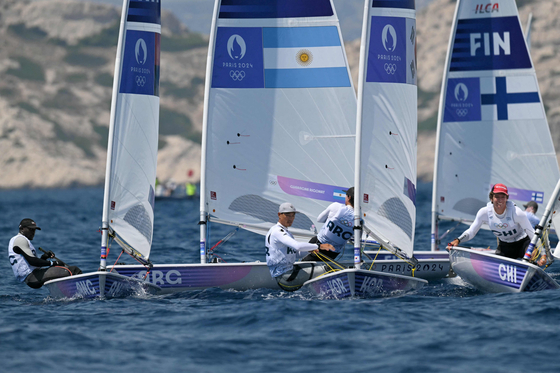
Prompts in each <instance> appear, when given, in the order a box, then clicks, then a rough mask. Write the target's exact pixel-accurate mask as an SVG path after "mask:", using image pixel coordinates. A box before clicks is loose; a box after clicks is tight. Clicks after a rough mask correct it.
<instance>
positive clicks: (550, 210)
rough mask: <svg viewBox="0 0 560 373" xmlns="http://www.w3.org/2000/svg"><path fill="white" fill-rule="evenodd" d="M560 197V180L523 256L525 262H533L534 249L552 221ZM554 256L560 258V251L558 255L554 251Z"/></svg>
mask: <svg viewBox="0 0 560 373" xmlns="http://www.w3.org/2000/svg"><path fill="white" fill-rule="evenodd" d="M559 195H560V180H559V181H558V183H557V184H556V188H554V192H552V195H551V196H550V199H549V200H548V204H547V205H546V209H545V210H544V214H543V216H542V218H541V221H540V222H539V225H537V226H536V227H535V235H534V236H533V239H532V240H531V243H530V244H529V247H528V248H527V251H526V252H525V255H524V256H523V260H525V261H530V260H531V256H532V254H533V249H534V248H535V246H536V245H537V241H538V240H539V238H540V237H541V236H542V233H543V230H544V229H545V228H546V225H547V224H546V223H547V221H548V220H549V219H550V215H551V214H552V213H553V212H554V205H555V204H556V201H557V200H558V196H559ZM553 256H554V257H556V258H560V250H559V251H558V253H557V252H556V250H554V253H553Z"/></svg>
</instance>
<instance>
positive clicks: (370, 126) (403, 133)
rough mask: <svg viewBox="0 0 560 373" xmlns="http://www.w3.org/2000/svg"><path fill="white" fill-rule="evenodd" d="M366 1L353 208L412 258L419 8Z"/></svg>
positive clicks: (404, 1) (399, 1)
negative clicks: (417, 15)
mask: <svg viewBox="0 0 560 373" xmlns="http://www.w3.org/2000/svg"><path fill="white" fill-rule="evenodd" d="M365 3H366V5H365V10H364V11H365V14H366V17H367V19H366V20H365V21H364V24H365V25H366V28H365V29H364V31H363V32H362V44H361V54H362V55H361V56H360V66H361V67H360V80H359V87H358V126H357V130H356V133H357V136H358V139H357V154H358V155H357V156H356V157H357V163H356V164H357V166H356V170H359V171H357V172H356V180H355V184H356V189H355V193H356V210H355V211H356V214H357V215H358V216H360V217H361V218H362V219H363V221H364V224H365V227H366V231H367V230H371V231H372V232H373V233H374V234H375V235H376V236H377V237H378V238H381V239H382V240H383V241H384V242H385V243H386V244H390V245H392V246H393V247H395V246H396V247H398V248H399V249H401V250H402V251H404V252H405V253H406V254H407V255H408V256H409V257H410V256H412V251H413V243H414V229H415V222H416V205H415V204H416V134H417V107H416V106H417V87H416V10H415V5H414V1H413V0H396V1H373V2H371V1H365ZM358 157H359V159H358ZM358 205H359V206H358Z"/></svg>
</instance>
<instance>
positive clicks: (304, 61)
mask: <svg viewBox="0 0 560 373" xmlns="http://www.w3.org/2000/svg"><path fill="white" fill-rule="evenodd" d="M296 62H297V63H298V64H300V65H301V66H309V65H311V62H313V55H312V54H311V52H310V51H308V50H307V49H302V50H300V51H299V52H297V54H296Z"/></svg>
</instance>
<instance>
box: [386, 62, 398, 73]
mask: <svg viewBox="0 0 560 373" xmlns="http://www.w3.org/2000/svg"><path fill="white" fill-rule="evenodd" d="M384 67H385V72H386V73H387V74H391V75H393V74H394V73H395V71H397V65H395V64H394V63H386V64H385V66H384Z"/></svg>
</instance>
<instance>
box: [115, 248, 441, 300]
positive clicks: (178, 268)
mask: <svg viewBox="0 0 560 373" xmlns="http://www.w3.org/2000/svg"><path fill="white" fill-rule="evenodd" d="M441 254H443V255H441ZM384 255H385V256H387V257H391V259H387V260H377V261H376V264H375V265H374V268H372V269H373V270H375V271H378V272H384V273H389V274H398V275H405V276H409V275H411V274H412V271H411V268H409V267H410V266H409V265H408V264H406V263H404V262H403V261H402V260H400V259H397V258H396V257H395V256H393V255H392V254H391V255H386V254H384ZM426 255H428V254H426ZM415 256H416V254H415ZM429 256H430V259H427V258H424V259H420V260H419V264H418V266H417V269H416V271H415V276H416V277H418V278H421V279H425V280H429V281H431V280H439V279H441V278H444V277H447V276H449V273H450V265H449V259H448V253H447V252H445V253H435V254H434V255H433V254H432V253H429ZM296 264H298V265H300V266H301V267H303V270H305V271H307V272H309V273H310V274H311V269H312V268H313V276H314V277H315V276H318V275H321V274H324V273H325V272H326V271H327V270H329V268H326V267H325V264H323V263H316V262H297V263H296ZM340 264H341V265H343V266H345V267H347V266H348V265H350V264H351V263H340ZM114 268H115V269H114V270H113V272H115V271H116V272H117V273H119V274H121V275H123V276H127V277H133V278H139V279H143V278H144V276H145V275H146V268H145V267H144V266H141V265H117V266H115V267H114ZM146 281H148V282H150V283H152V284H154V285H157V286H159V287H161V289H162V290H161V292H162V294H168V293H176V292H181V291H189V290H203V289H208V288H213V287H215V288H220V289H224V290H238V291H244V290H250V289H273V290H280V287H279V286H278V284H277V283H276V281H275V280H274V279H273V278H272V277H271V276H270V271H269V269H268V266H267V265H266V263H264V262H249V263H206V264H200V263H197V264H156V265H154V267H153V268H152V271H151V273H150V274H149V275H148V277H147V278H146Z"/></svg>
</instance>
